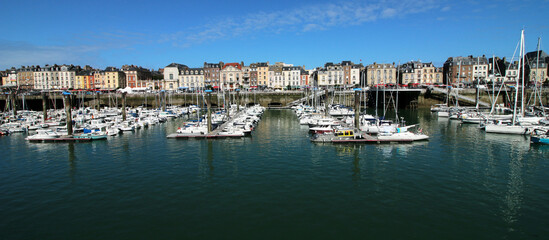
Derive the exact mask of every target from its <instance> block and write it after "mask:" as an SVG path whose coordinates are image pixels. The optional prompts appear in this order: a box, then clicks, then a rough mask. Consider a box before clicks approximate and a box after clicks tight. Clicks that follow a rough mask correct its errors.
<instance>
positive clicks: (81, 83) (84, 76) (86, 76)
mask: <svg viewBox="0 0 549 240" xmlns="http://www.w3.org/2000/svg"><path fill="white" fill-rule="evenodd" d="M75 88H77V89H94V88H95V81H94V73H93V71H88V70H83V71H80V72H78V73H76V83H75Z"/></svg>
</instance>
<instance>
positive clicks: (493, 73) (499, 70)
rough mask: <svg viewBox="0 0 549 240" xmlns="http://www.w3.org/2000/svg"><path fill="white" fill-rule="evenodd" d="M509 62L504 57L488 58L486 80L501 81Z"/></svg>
mask: <svg viewBox="0 0 549 240" xmlns="http://www.w3.org/2000/svg"><path fill="white" fill-rule="evenodd" d="M508 65H509V62H507V61H506V58H505V57H504V58H503V59H501V58H499V57H492V58H489V59H488V79H487V81H494V82H503V81H505V73H506V70H507V66H508Z"/></svg>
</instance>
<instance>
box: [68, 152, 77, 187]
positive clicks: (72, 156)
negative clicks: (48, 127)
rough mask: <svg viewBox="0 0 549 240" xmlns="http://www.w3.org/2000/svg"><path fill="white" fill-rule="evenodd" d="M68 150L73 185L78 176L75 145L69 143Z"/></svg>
mask: <svg viewBox="0 0 549 240" xmlns="http://www.w3.org/2000/svg"><path fill="white" fill-rule="evenodd" d="M67 150H68V152H69V154H68V157H69V176H70V178H71V183H74V176H75V174H76V154H75V153H74V143H69V144H68V146H67Z"/></svg>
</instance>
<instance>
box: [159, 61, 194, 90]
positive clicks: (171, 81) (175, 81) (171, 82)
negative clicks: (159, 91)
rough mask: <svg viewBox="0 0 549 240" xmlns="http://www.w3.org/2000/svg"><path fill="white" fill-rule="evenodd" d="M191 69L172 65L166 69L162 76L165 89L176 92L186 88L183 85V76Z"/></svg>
mask: <svg viewBox="0 0 549 240" xmlns="http://www.w3.org/2000/svg"><path fill="white" fill-rule="evenodd" d="M188 69H189V67H187V65H184V64H179V63H171V64H170V65H168V66H166V67H164V69H163V70H162V74H163V76H164V78H163V81H164V84H163V85H164V88H165V90H176V89H177V88H180V87H184V86H183V85H181V78H182V77H181V75H182V73H183V72H184V71H185V70H188Z"/></svg>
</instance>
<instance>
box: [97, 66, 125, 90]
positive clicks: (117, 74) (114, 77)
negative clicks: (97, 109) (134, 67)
mask: <svg viewBox="0 0 549 240" xmlns="http://www.w3.org/2000/svg"><path fill="white" fill-rule="evenodd" d="M93 77H94V82H95V87H96V88H100V89H103V90H115V89H118V88H125V87H126V86H127V84H126V74H124V72H122V71H120V70H118V69H117V68H114V67H107V68H106V69H105V70H104V71H97V72H95V73H94V76H93Z"/></svg>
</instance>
